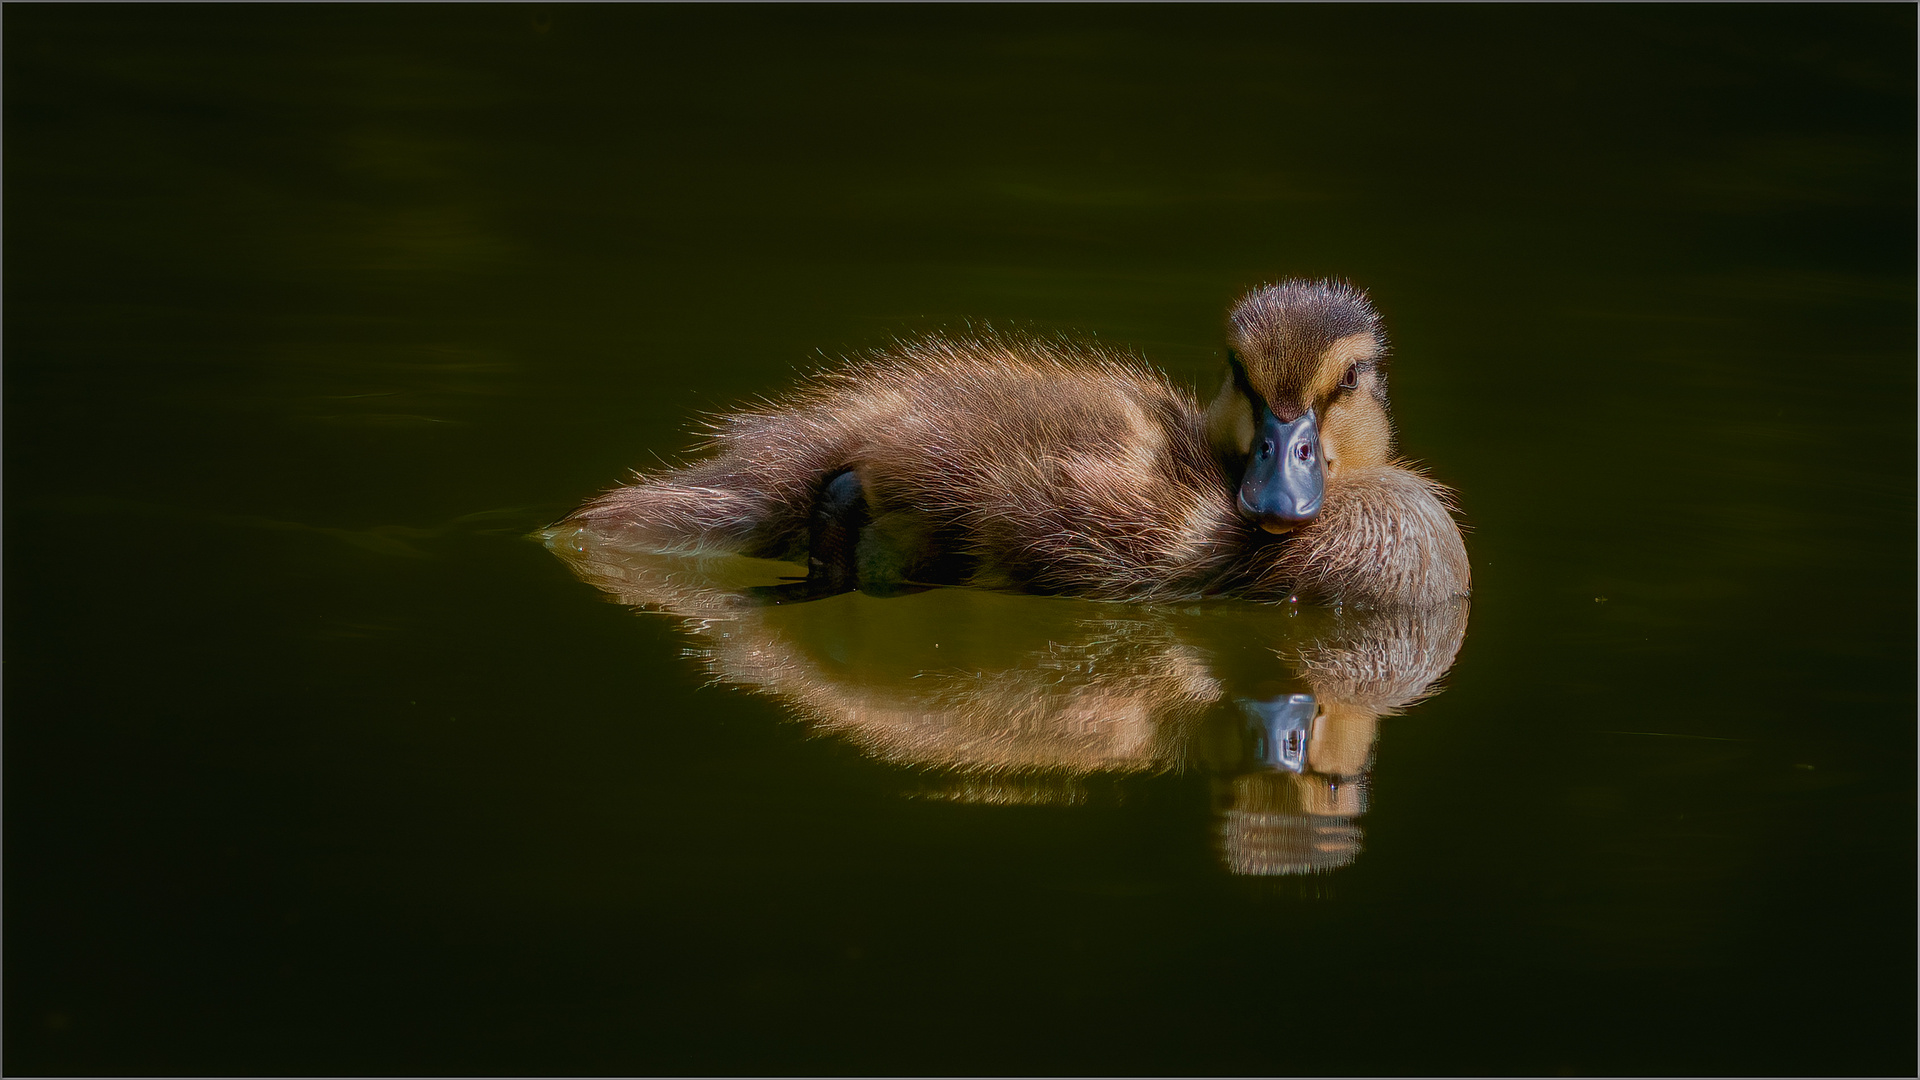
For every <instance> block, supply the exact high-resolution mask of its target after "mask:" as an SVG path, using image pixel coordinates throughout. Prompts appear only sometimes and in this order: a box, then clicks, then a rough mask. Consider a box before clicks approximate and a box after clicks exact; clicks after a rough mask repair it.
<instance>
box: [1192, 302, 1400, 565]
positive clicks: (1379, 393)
mask: <svg viewBox="0 0 1920 1080" xmlns="http://www.w3.org/2000/svg"><path fill="white" fill-rule="evenodd" d="M1228 322H1229V326H1228V331H1227V367H1228V369H1229V370H1228V375H1227V381H1226V385H1225V386H1223V387H1222V388H1221V390H1220V394H1219V396H1218V397H1216V398H1214V401H1213V404H1212V405H1210V406H1208V408H1207V432H1208V437H1209V438H1210V439H1211V441H1212V443H1213V447H1214V451H1215V453H1217V454H1218V455H1219V457H1220V461H1221V463H1222V464H1223V465H1224V466H1225V467H1226V470H1227V475H1228V476H1229V477H1230V478H1232V479H1233V480H1234V481H1235V482H1236V483H1237V485H1238V497H1237V498H1236V500H1235V503H1236V505H1237V506H1238V507H1239V509H1240V515H1241V516H1242V517H1244V518H1246V519H1247V520H1248V521H1250V522H1253V523H1254V524H1256V525H1258V526H1260V527H1261V528H1262V529H1265V530H1266V531H1268V532H1270V533H1285V532H1291V531H1293V530H1294V529H1297V528H1299V527H1300V526H1302V525H1305V524H1307V523H1308V522H1311V521H1312V520H1314V518H1316V517H1318V516H1319V515H1320V504H1321V500H1322V497H1323V496H1324V495H1325V493H1326V486H1327V482H1328V481H1329V480H1330V479H1337V478H1338V476H1339V475H1340V473H1342V472H1343V471H1347V470H1351V469H1360V468H1369V467H1373V466H1379V465H1385V464H1386V463H1387V462H1388V461H1389V460H1390V459H1391V458H1392V456H1393V422H1392V420H1391V418H1390V417H1389V416H1388V414H1387V380H1386V371H1385V360H1386V353H1387V338H1386V334H1385V332H1384V331H1382V329H1381V327H1380V316H1379V314H1378V313H1377V312H1375V311H1374V310H1373V305H1372V304H1371V303H1369V302H1368V301H1367V294H1366V293H1364V292H1362V291H1360V290H1359V289H1356V288H1354V287H1353V286H1351V285H1348V284H1346V283H1344V282H1334V281H1283V282H1281V283H1279V284H1278V285H1268V286H1266V287H1264V288H1260V289H1256V290H1254V291H1253V292H1251V293H1248V294H1247V295H1246V296H1245V297H1243V298H1241V300H1240V302H1239V303H1238V304H1236V305H1234V309H1233V315H1232V316H1231V318H1230V319H1229V320H1228Z"/></svg>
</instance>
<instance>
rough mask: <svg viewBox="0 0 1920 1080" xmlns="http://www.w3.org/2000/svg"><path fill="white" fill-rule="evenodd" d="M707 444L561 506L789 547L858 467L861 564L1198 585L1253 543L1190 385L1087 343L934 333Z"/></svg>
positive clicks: (875, 571)
mask: <svg viewBox="0 0 1920 1080" xmlns="http://www.w3.org/2000/svg"><path fill="white" fill-rule="evenodd" d="M711 447H712V449H713V450H714V451H716V452H715V453H714V454H713V455H712V456H710V457H708V458H706V459H704V460H701V461H698V462H695V463H693V464H690V465H688V466H685V467H683V468H679V469H673V470H668V471H664V472H660V473H655V474H650V475H642V476H640V477H639V482H638V483H637V484H634V485H632V486H629V487H623V488H618V489H615V490H614V491H611V492H608V493H607V494H605V495H603V496H601V497H600V498H598V499H596V500H594V501H593V502H591V503H589V504H588V505H587V506H585V507H583V508H581V509H580V510H579V511H578V512H576V513H575V514H574V515H573V516H572V517H571V518H569V519H568V524H572V525H578V526H582V527H585V528H589V529H591V530H593V531H594V532H596V533H597V534H599V535H601V536H602V537H605V538H609V539H613V540H615V541H617V542H620V543H624V544H629V545H633V546H637V547H644V548H648V549H652V550H659V551H688V552H691V551H737V552H743V553H746V554H752V555H759V556H763V557H782V556H784V557H794V556H796V555H797V554H798V553H799V552H800V551H802V550H804V548H805V546H806V544H807V541H808V525H809V520H810V516H811V515H813V514H814V513H815V509H816V505H817V503H818V501H819V499H820V496H821V491H822V487H823V485H824V484H825V483H826V482H827V481H828V480H829V479H830V478H833V477H835V476H836V475H837V474H840V473H842V472H843V471H846V470H851V472H852V474H853V475H854V476H855V477H857V478H858V483H859V488H860V491H861V493H862V494H863V495H864V498H865V503H866V507H865V509H866V514H867V523H866V525H865V529H864V533H865V535H863V537H862V539H861V542H860V552H859V558H860V562H861V568H862V573H863V575H864V576H870V577H877V578H885V577H892V578H896V579H898V580H899V581H901V582H910V581H916V580H918V581H924V582H925V583H928V584H976V585H983V586H988V587H995V588H1014V589H1021V590H1025V591H1037V592H1066V593H1073V594H1076V595H1081V596H1087V597H1093V598H1099V599H1152V598H1163V597H1173V596H1182V595H1190V594H1193V593H1196V592H1199V591H1202V590H1204V589H1205V588H1206V587H1207V586H1208V585H1209V584H1210V583H1211V582H1213V581H1215V580H1217V579H1218V578H1220V577H1221V575H1222V574H1223V573H1224V572H1225V571H1226V568H1227V567H1228V566H1229V565H1230V564H1231V563H1233V562H1234V561H1235V559H1236V557H1238V556H1241V555H1243V554H1244V552H1245V550H1246V548H1247V545H1248V544H1249V543H1250V542H1251V536H1250V533H1251V530H1250V529H1249V528H1248V527H1247V526H1246V525H1245V524H1244V523H1243V522H1241V521H1240V520H1239V518H1238V516H1237V515H1236V513H1235V511H1234V508H1233V506H1232V503H1231V497H1232V494H1231V489H1230V488H1229V487H1228V485H1227V484H1226V482H1225V480H1224V479H1223V477H1222V476H1221V474H1220V466H1219V465H1218V464H1217V462H1216V460H1215V458H1214V455H1213V452H1212V450H1211V449H1210V448H1209V446H1208V443H1207V439H1206V435H1205V432H1204V429H1203V419H1202V415H1201V410H1200V408H1199V405H1198V403H1197V402H1196V401H1195V400H1194V399H1193V397H1192V396H1191V395H1189V394H1187V393H1186V392H1185V391H1183V390H1181V389H1179V388H1176V387H1174V386H1173V385H1172V384H1170V383H1169V382H1168V381H1167V380H1166V378H1165V377H1164V376H1162V375H1160V374H1159V373H1158V372H1155V371H1152V370H1150V369H1148V368H1146V367H1145V366H1144V365H1141V364H1139V363H1138V362H1136V361H1131V360H1129V359H1127V358H1124V357H1121V356H1118V355H1116V354H1113V353H1111V352H1108V351H1106V350H1104V349H1101V348H1099V347H1096V346H1090V345H1085V344H1073V343H1061V342H1042V341H1035V340H1031V339H1019V338H1003V337H988V338H973V339H951V338H926V339H922V340H919V341H916V342H912V343H909V344H906V345H903V346H901V347H899V348H897V349H896V350H894V351H892V352H889V353H886V354H883V355H880V356H877V357H873V358H870V359H867V360H865V361H862V362H859V363H856V364H853V365H851V366H849V367H847V368H845V369H842V370H839V371H835V372H830V373H827V374H823V375H820V376H817V377H815V378H813V379H812V380H810V381H808V382H807V383H805V384H803V385H802V386H801V387H800V388H798V389H797V390H795V391H794V392H793V393H791V394H789V395H788V396H787V397H785V398H784V399H782V400H778V401H775V402H772V403H770V404H769V405H767V406H765V407H762V408H758V409H752V410H748V411H743V412H738V413H733V414H729V415H726V416H722V417H720V418H719V419H718V420H717V421H716V422H715V424H714V434H713V436H712V439H711Z"/></svg>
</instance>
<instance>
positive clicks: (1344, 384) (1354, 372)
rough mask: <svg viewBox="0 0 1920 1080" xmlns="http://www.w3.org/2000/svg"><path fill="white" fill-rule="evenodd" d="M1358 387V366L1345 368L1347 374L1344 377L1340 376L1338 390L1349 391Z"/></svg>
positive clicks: (1352, 365)
mask: <svg viewBox="0 0 1920 1080" xmlns="http://www.w3.org/2000/svg"><path fill="white" fill-rule="evenodd" d="M1359 385H1360V365H1359V364H1349V365H1348V366H1347V373H1346V374H1345V375H1342V376H1340V389H1342V390H1351V389H1353V388H1354V387H1356V386H1359Z"/></svg>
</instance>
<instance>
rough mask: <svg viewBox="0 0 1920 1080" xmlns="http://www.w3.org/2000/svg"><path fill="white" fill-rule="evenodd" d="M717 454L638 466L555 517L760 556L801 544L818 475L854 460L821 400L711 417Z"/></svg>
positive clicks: (572, 525) (649, 541)
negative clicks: (666, 465)
mask: <svg viewBox="0 0 1920 1080" xmlns="http://www.w3.org/2000/svg"><path fill="white" fill-rule="evenodd" d="M715 428H716V435H715V438H714V439H713V445H714V447H715V448H716V449H717V450H718V451H719V452H718V453H717V454H715V455H714V456H713V457H710V458H707V459H706V460H703V461H697V462H694V463H692V464H690V465H686V466H683V467H681V468H677V469H666V470H662V471H659V472H654V473H642V474H639V475H638V476H637V477H636V480H637V482H636V483H633V484H630V485H627V486H625V487H618V488H614V489H613V490H612V491H609V492H607V493H605V494H603V495H601V496H599V497H598V498H596V499H593V500H592V501H591V502H588V503H587V504H586V505H585V506H582V507H581V508H580V509H578V510H575V511H574V512H573V513H572V514H570V515H568V516H567V518H566V519H565V520H564V521H562V522H560V523H559V524H558V525H557V526H555V531H558V530H562V529H581V530H584V531H588V532H591V533H593V534H594V535H595V536H596V537H597V538H599V539H600V540H602V541H603V542H607V543H611V544H614V545H617V546H620V547H628V548H633V549H636V550H645V551H653V552H659V553H662V554H689V555H692V554H707V553H721V552H732V553H737V554H742V555H751V556H755V557H758V558H780V557H782V556H791V555H793V554H794V553H795V552H796V551H798V550H799V549H801V548H804V547H805V545H806V540H807V523H808V517H809V514H810V513H811V512H812V509H813V505H814V502H815V501H816V499H817V498H818V496H819V494H820V488H821V485H822V484H824V483H825V482H826V481H827V480H828V478H830V477H831V476H832V475H834V474H835V473H837V472H839V471H840V470H842V469H845V468H846V467H847V466H849V465H850V464H852V461H851V460H849V459H850V458H851V456H852V454H853V445H852V444H853V442H854V441H855V440H854V435H853V433H852V432H851V431H849V430H848V428H847V426H846V425H845V424H844V423H841V422H837V418H834V417H831V416H828V415H822V414H821V411H819V410H800V411H798V412H795V413H788V414H785V415H782V414H777V413H771V412H768V413H736V414H733V415H731V416H724V417H721V418H719V420H718V421H716V423H715Z"/></svg>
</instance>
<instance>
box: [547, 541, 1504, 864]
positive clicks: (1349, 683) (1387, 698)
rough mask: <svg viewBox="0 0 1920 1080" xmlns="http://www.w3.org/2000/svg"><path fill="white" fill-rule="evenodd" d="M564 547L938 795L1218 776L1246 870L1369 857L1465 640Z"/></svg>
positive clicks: (1294, 617) (1247, 612) (1223, 847)
mask: <svg viewBox="0 0 1920 1080" xmlns="http://www.w3.org/2000/svg"><path fill="white" fill-rule="evenodd" d="M548 546H549V547H550V548H551V549H552V550H553V551H554V552H555V553H556V554H558V555H559V556H561V558H562V559H564V560H565V561H566V562H567V564H568V565H569V567H571V568H572V570H573V571H574V573H575V574H577V575H578V576H579V577H580V578H581V579H582V580H584V581H586V582H588V583H590V584H592V585H594V586H595V587H597V588H599V589H601V590H602V591H603V592H605V593H607V594H608V596H609V597H610V598H612V599H614V600H616V601H618V602H620V603H624V604H629V605H632V606H635V607H638V608H642V609H645V610H649V611H660V612H664V613H667V614H669V615H672V616H676V617H678V618H679V619H680V620H681V621H682V624H683V628H684V629H685V630H686V631H687V632H688V633H690V634H692V635H693V636H694V637H695V638H696V639H697V640H698V642H699V647H698V648H697V649H696V650H694V654H695V655H697V656H699V657H700V658H701V660H702V661H703V662H704V663H705V665H706V666H707V668H708V669H709V670H710V671H711V672H712V673H713V675H714V676H715V677H716V678H717V679H719V680H721V681H724V682H727V683H731V684H734V685H737V686H744V687H748V688H751V689H753V690H756V691H759V692H761V693H765V694H769V695H771V696H774V697H777V698H779V699H780V700H781V701H782V702H784V703H785V704H786V705H787V706H788V707H789V708H790V709H792V710H793V711H794V712H795V713H796V714H797V715H798V716H799V718H801V719H802V720H804V721H805V722H806V723H808V724H809V725H810V726H811V727H812V728H813V729H814V730H815V731H818V732H821V733H830V734H833V735H837V736H839V737H842V738H846V739H848V740H850V741H852V742H854V743H855V744H857V745H859V746H860V747H861V748H862V749H863V750H864V751H865V752H866V753H868V754H870V755H872V756H874V757H876V758H879V759H882V760H886V761H890V762H895V763H898V764H903V765H911V766H916V767H919V768H922V769H929V770H933V772H934V777H935V778H934V779H933V780H932V781H931V787H930V788H929V789H928V790H925V791H922V792H920V793H919V794H921V795H923V796H926V797H932V798H939V799H949V800H955V801H965V802H979V803H1029V804H1031V803H1067V804H1071V803H1077V802H1083V801H1085V800H1086V799H1087V797H1088V788H1087V782H1088V781H1089V780H1090V779H1091V778H1093V777H1094V776H1096V775H1101V774H1107V775H1111V774H1125V773H1140V772H1170V771H1199V772H1203V773H1206V774H1209V775H1210V776H1212V777H1213V780H1212V783H1213V785H1214V791H1215V806H1216V812H1217V815H1218V844H1219V851H1220V855H1221V858H1222V860H1223V861H1224V862H1225V864H1226V865H1227V866H1228V867H1229V868H1230V869H1232V870H1233V871H1234V872H1236V873H1243V874H1289V873H1302V872H1307V871H1313V870H1328V869H1333V868H1335V867H1339V866H1342V865H1345V864H1346V863H1348V862H1350V861H1352V859H1353V858H1354V856H1355V855H1356V854H1358V852H1359V850H1360V829H1359V826H1358V824H1357V822H1356V819H1357V818H1358V817H1359V816H1360V815H1361V814H1362V813H1363V812H1364V811H1365V809H1366V789H1367V768H1368V765H1369V763H1370V761H1371V757H1372V750H1373V742H1374V736H1375V730H1376V727H1377V724H1378V721H1379V718H1380V717H1382V716H1386V715H1390V714H1392V713H1395V712H1398V711H1400V710H1402V709H1404V708H1406V707H1408V706H1409V705H1411V704H1413V703H1414V702H1416V701H1418V700H1420V699H1421V698H1422V697H1424V696H1426V695H1428V694H1429V693H1431V692H1433V689H1434V687H1435V684H1436V682H1437V680H1438V679H1439V678H1440V676H1441V675H1443V674H1444V673H1445V672H1446V670H1447V668H1448V667H1449V666H1450V665H1451V664H1452V663H1453V657H1454V654H1455V653H1456V652H1457V651H1458V649H1459V647H1460V641H1461V637H1462V635H1463V634H1464V633H1465V630H1466V615H1467V611H1466V605H1465V603H1464V601H1462V602H1455V603H1451V604H1448V605H1445V606H1442V607H1439V608H1433V609H1427V610H1421V611H1396V612H1351V611H1349V612H1344V613H1339V612H1325V611H1312V610H1302V609H1297V608H1293V607H1285V608H1278V607H1274V606H1271V605H1254V604H1244V603H1223V604H1204V605H1199V606H1196V607H1193V608H1188V609H1179V610H1175V609H1168V608H1142V607H1129V606H1121V605H1117V604H1101V603H1093V602H1088V601H1080V600H1067V599H1059V598H1042V597H1031V596H1012V595H1004V594H999V593H991V592H984V591H979V590H970V589H938V590H933V591H930V592H925V593H921V594H918V595H914V596H908V597H902V598H898V599H892V600H886V601H875V600H871V599H869V598H866V597H862V596H858V595H849V596H843V597H836V598H834V599H831V600H822V601H817V602H813V603H806V604H787V605H770V604H764V603H762V602H760V601H759V600H758V599H756V596H757V595H764V594H757V593H756V591H755V590H754V588H753V586H755V585H756V584H764V583H765V582H766V581H768V580H769V579H770V578H771V577H772V576H773V575H774V574H777V573H778V572H780V571H781V570H784V569H786V568H785V567H784V564H766V563H757V564H756V563H753V562H751V561H749V560H744V559H737V558H729V559H722V560H710V561H699V560H691V559H684V558H675V557H671V556H660V555H651V554H641V553H635V552H631V551H626V550H623V549H620V548H618V547H615V546H611V545H607V544H604V543H603V542H601V541H600V539H599V538H598V537H596V536H594V535H592V534H590V533H587V532H584V531H581V530H577V529H570V530H566V531H562V532H556V533H554V534H552V535H550V536H549V537H548Z"/></svg>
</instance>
